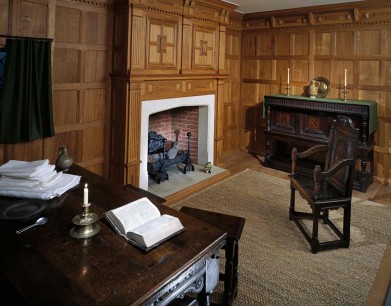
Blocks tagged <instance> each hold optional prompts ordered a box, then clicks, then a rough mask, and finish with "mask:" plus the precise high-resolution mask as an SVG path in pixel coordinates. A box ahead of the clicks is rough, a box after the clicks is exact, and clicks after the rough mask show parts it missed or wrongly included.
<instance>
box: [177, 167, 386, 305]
mask: <svg viewBox="0 0 391 306" xmlns="http://www.w3.org/2000/svg"><path fill="white" fill-rule="evenodd" d="M289 200H290V187H289V180H284V179H281V178H276V177H273V176H270V175H266V174H262V173H259V172H256V171H253V170H250V169H247V170H245V171H243V172H241V173H239V174H237V175H235V176H232V177H230V178H228V179H226V180H224V181H222V182H219V183H217V184H215V185H212V186H210V187H208V188H207V189H205V190H203V191H201V192H198V193H195V194H193V195H191V196H189V197H188V198H185V199H183V200H181V201H179V202H177V203H174V204H173V205H171V207H173V208H175V209H179V208H180V207H182V206H191V207H197V208H201V209H205V210H210V211H216V212H220V213H224V214H232V215H237V216H241V217H243V218H245V219H246V224H245V227H244V230H243V234H242V237H241V239H240V241H239V287H238V295H237V298H236V299H235V303H234V304H235V305H245V306H250V305H256V306H260V305H268V306H269V305H289V306H294V305H300V306H302V305H325V306H330V305H344V306H346V305H352V306H353V305H354V306H357V305H364V304H365V301H366V298H367V295H368V292H369V290H370V288H371V286H372V283H373V281H374V278H375V275H376V272H377V268H378V266H379V264H380V261H381V259H382V257H383V254H384V251H385V249H386V246H387V242H388V239H389V237H390V234H391V208H390V207H388V206H385V205H381V204H377V203H374V202H370V201H366V200H360V199H357V198H354V199H353V201H352V217H351V241H350V248H348V249H346V248H339V249H335V250H328V251H321V252H319V253H317V254H312V253H311V251H310V247H309V244H308V243H307V241H306V240H305V238H304V236H303V235H302V234H301V232H300V230H299V229H298V227H297V226H296V225H295V224H294V222H293V221H290V220H289V218H288V209H289ZM296 207H297V209H300V210H302V211H310V210H309V206H308V205H307V204H306V202H304V201H303V200H302V199H301V197H300V196H299V195H298V193H296ZM342 213H343V210H342V209H339V210H334V211H330V219H331V220H333V221H334V223H336V224H337V225H338V224H341V222H342ZM309 226H310V225H309ZM319 226H320V229H319V230H320V232H319V238H320V241H321V242H322V241H323V240H324V239H329V238H330V237H331V235H332V233H331V230H326V229H325V230H321V229H323V227H325V228H326V226H325V225H323V224H322V223H320V225H319ZM223 252H224V251H222V253H223ZM223 262H224V256H222V260H221V262H220V264H221V269H222V270H223V269H224V267H223V265H222V263H223ZM222 285H223V284H222V282H219V284H218V286H217V287H216V289H215V290H214V292H213V294H212V302H215V303H218V302H220V301H221V293H222V291H223V286H222Z"/></svg>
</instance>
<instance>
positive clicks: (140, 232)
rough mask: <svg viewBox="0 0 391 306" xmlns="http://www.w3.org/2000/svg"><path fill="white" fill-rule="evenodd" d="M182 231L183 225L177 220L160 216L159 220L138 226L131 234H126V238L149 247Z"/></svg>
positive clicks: (168, 216) (167, 216)
mask: <svg viewBox="0 0 391 306" xmlns="http://www.w3.org/2000/svg"><path fill="white" fill-rule="evenodd" d="M182 229H183V225H182V223H181V222H180V221H179V219H178V218H176V217H173V216H170V215H162V216H161V217H160V218H156V219H153V220H151V221H149V222H146V223H144V224H142V225H140V226H138V227H137V228H135V229H133V230H132V232H128V233H127V234H126V236H127V237H128V238H130V239H133V240H135V241H137V242H139V243H141V244H145V246H146V247H149V246H151V245H153V244H155V243H157V242H159V241H161V240H163V239H164V238H166V237H168V236H171V235H172V234H174V233H176V232H178V231H180V230H182ZM142 240H144V241H142Z"/></svg>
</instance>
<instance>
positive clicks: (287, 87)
mask: <svg viewBox="0 0 391 306" xmlns="http://www.w3.org/2000/svg"><path fill="white" fill-rule="evenodd" d="M289 90H290V85H289V83H287V86H286V95H287V96H289Z"/></svg>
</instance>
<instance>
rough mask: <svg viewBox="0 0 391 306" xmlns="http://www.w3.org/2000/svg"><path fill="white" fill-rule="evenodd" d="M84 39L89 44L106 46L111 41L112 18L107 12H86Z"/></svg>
mask: <svg viewBox="0 0 391 306" xmlns="http://www.w3.org/2000/svg"><path fill="white" fill-rule="evenodd" d="M84 23H85V27H84V37H85V39H86V40H85V41H86V43H88V44H94V45H105V44H107V43H108V41H109V29H110V16H109V14H108V13H107V12H104V13H102V12H86V13H85V17H84Z"/></svg>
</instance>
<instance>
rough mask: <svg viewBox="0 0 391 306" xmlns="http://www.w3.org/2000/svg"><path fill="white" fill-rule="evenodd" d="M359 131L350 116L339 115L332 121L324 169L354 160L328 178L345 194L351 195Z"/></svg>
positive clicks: (327, 169)
mask: <svg viewBox="0 0 391 306" xmlns="http://www.w3.org/2000/svg"><path fill="white" fill-rule="evenodd" d="M358 136H359V135H358V131H357V130H356V129H355V128H354V127H353V124H352V121H351V119H350V118H348V117H345V116H338V117H337V118H336V119H335V120H334V121H333V123H332V125H331V129H330V135H329V140H328V141H329V150H328V152H327V155H326V163H325V169H324V171H325V172H327V171H329V170H330V169H331V168H332V167H334V166H335V165H336V164H338V163H340V162H342V161H344V160H345V161H346V160H352V161H353V162H351V163H347V165H346V166H345V167H342V168H341V169H339V170H338V171H336V172H335V173H334V174H333V175H332V176H330V177H329V178H327V180H328V182H329V183H330V184H331V185H333V186H334V188H336V189H337V190H339V191H340V192H341V193H342V194H344V195H345V196H351V194H352V187H353V179H354V173H355V164H356V156H357V150H358Z"/></svg>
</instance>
